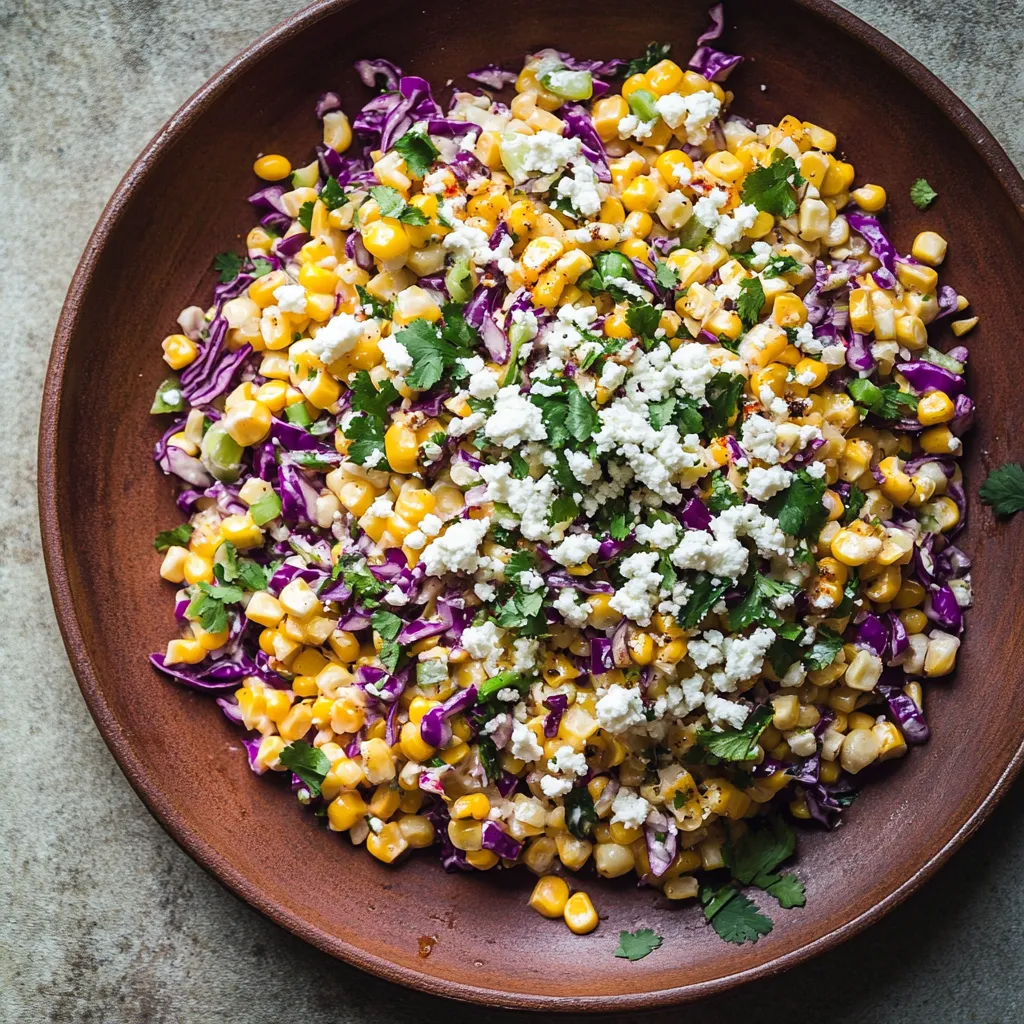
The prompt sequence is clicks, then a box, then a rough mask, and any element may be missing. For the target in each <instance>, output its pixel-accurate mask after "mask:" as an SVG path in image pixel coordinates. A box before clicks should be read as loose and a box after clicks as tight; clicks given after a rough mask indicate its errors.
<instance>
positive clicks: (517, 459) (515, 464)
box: [508, 452, 530, 480]
mask: <svg viewBox="0 0 1024 1024" xmlns="http://www.w3.org/2000/svg"><path fill="white" fill-rule="evenodd" d="M508 464H509V465H510V466H511V467H512V479H513V480H525V479H526V478H527V477H528V476H529V475H530V464H529V463H528V462H527V461H526V459H524V458H523V457H522V455H520V454H519V452H509V454H508Z"/></svg>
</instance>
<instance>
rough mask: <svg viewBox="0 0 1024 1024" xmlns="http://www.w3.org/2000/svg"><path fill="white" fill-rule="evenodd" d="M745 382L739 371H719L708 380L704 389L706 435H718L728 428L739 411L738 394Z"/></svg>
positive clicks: (741, 391) (741, 392)
mask: <svg viewBox="0 0 1024 1024" xmlns="http://www.w3.org/2000/svg"><path fill="white" fill-rule="evenodd" d="M746 383H747V379H746V377H744V376H743V375H742V374H740V373H726V372H725V371H724V370H721V371H719V372H718V373H716V374H715V375H714V377H712V378H711V380H709V381H708V386H707V388H706V389H705V391H704V397H705V398H706V399H707V403H708V409H707V411H706V412H705V413H704V422H705V432H706V433H707V436H708V437H720V436H721V435H722V434H724V433H725V431H726V430H727V429H728V428H729V425H730V423H731V422H732V420H733V418H734V417H735V416H736V413H737V412H738V411H739V406H740V396H741V395H742V394H743V388H744V386H745V385H746Z"/></svg>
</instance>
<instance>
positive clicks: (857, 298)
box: [850, 288, 875, 334]
mask: <svg viewBox="0 0 1024 1024" xmlns="http://www.w3.org/2000/svg"><path fill="white" fill-rule="evenodd" d="M850 326H851V327H852V328H853V329H854V330H855V331H856V332H857V333H858V334H870V333H871V332H872V331H873V330H874V329H875V314H874V312H873V311H872V308H871V295H870V293H869V292H868V291H867V290H866V289H865V288H854V289H852V290H851V291H850Z"/></svg>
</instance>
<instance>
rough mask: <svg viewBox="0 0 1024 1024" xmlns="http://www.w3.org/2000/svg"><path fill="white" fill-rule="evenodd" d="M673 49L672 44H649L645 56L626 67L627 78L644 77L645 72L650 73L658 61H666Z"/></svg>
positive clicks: (637, 58)
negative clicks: (633, 76)
mask: <svg viewBox="0 0 1024 1024" xmlns="http://www.w3.org/2000/svg"><path fill="white" fill-rule="evenodd" d="M671 49H672V44H671V43H648V44H647V49H646V50H644V55H643V56H642V57H635V58H634V59H633V60H631V61H630V62H629V63H628V64H627V65H626V71H625V75H626V77H627V78H629V77H630V76H631V75H642V74H643V73H644V72H645V71H650V70H651V68H653V67H654V65H655V64H657V63H658V61H661V60H664V59H665V58H666V57H667V56H668V53H669V50H671Z"/></svg>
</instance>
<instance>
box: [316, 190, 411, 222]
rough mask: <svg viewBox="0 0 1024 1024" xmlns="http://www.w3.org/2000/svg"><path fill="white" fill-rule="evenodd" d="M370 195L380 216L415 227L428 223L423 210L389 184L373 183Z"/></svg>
mask: <svg viewBox="0 0 1024 1024" xmlns="http://www.w3.org/2000/svg"><path fill="white" fill-rule="evenodd" d="M370 195H371V196H372V197H373V199H375V200H376V202H377V205H378V206H379V207H380V215H381V217H392V218H394V219H395V220H400V221H402V223H403V224H411V225H413V226H415V227H423V225H424V224H426V223H428V222H427V218H426V215H425V214H424V213H423V211H422V210H419V209H417V208H416V207H415V206H410V205H409V204H408V203H407V202H406V201H405V200H404V199H403V198H402V194H401V193H400V192H399V191H398V189H394V188H392V187H391V186H390V185H374V186H373V187H372V188H371V189H370ZM306 230H307V231H308V230H309V229H308V228H307V229H306Z"/></svg>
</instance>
